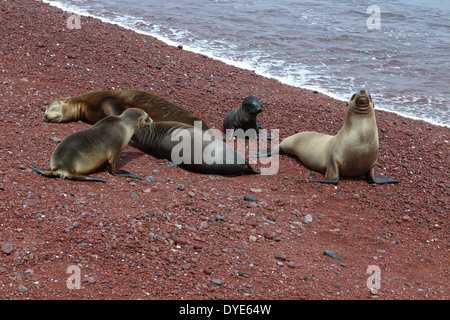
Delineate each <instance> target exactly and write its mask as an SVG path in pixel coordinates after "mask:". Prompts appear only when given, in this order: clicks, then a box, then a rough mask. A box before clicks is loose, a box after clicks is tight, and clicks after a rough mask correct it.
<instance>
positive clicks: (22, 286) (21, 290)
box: [17, 284, 28, 293]
mask: <svg viewBox="0 0 450 320" xmlns="http://www.w3.org/2000/svg"><path fill="white" fill-rule="evenodd" d="M17 289H18V290H19V292H22V293H23V292H27V291H28V288H27V287H25V286H24V285H21V284H19V285H18V286H17Z"/></svg>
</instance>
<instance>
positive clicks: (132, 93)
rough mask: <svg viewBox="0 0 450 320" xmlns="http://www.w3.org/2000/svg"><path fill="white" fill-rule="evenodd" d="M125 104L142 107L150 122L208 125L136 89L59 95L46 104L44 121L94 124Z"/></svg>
mask: <svg viewBox="0 0 450 320" xmlns="http://www.w3.org/2000/svg"><path fill="white" fill-rule="evenodd" d="M128 108H139V109H142V110H144V111H145V112H146V113H147V114H148V116H149V117H150V118H152V120H153V121H154V122H159V121H177V122H181V123H186V124H190V125H194V122H195V121H201V122H202V128H203V130H207V129H208V125H207V124H206V122H205V121H203V120H202V119H201V118H200V117H198V116H196V115H195V114H194V113H192V112H190V111H188V110H186V109H183V108H181V107H179V106H177V105H176V104H174V103H172V102H170V101H168V100H166V99H164V98H162V97H159V96H157V95H155V94H152V93H150V92H146V91H140V90H104V91H95V92H89V93H86V94H83V95H79V96H73V97H66V98H60V99H57V100H55V101H53V102H52V103H51V104H50V105H48V107H47V108H46V111H45V114H44V121H46V122H72V121H79V120H81V121H84V122H87V123H90V124H94V123H96V122H97V121H99V120H101V119H103V118H105V117H107V116H117V115H120V114H121V113H122V112H123V111H124V110H126V109H128Z"/></svg>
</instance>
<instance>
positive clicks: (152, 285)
mask: <svg viewBox="0 0 450 320" xmlns="http://www.w3.org/2000/svg"><path fill="white" fill-rule="evenodd" d="M0 14H1V17H2V24H1V25H0V35H1V37H2V41H1V42H0V55H1V57H2V59H1V60H0V97H1V99H2V108H1V109H0V112H1V114H2V120H1V121H2V130H1V132H0V134H1V137H0V140H1V141H2V142H1V144H0V212H1V213H2V214H1V217H0V227H1V228H2V229H1V230H2V231H1V237H0V288H1V293H0V297H1V298H2V299H5V300H25V299H31V300H41V299H42V300H49V299H51V300H53V299H55V300H60V299H62V300H78V299H79V300H92V299H95V300H103V299H126V300H128V299H130V300H136V299H149V300H150V299H156V300H236V299H243V300H295V301H296V302H297V301H300V300H324V299H325V300H355V299H358V300H374V299H375V300H376V299H378V300H399V299H402V300H410V299H411V300H447V299H448V298H449V295H448V293H449V281H448V279H449V274H448V265H449V264H448V262H449V260H448V249H449V244H448V241H447V238H448V225H449V217H448V212H449V211H450V207H449V203H448V195H449V187H450V186H449V183H448V181H450V172H449V170H448V168H449V163H448V159H449V141H450V129H449V128H446V127H440V126H435V125H432V124H430V123H427V122H425V121H417V120H411V119H408V118H404V117H401V116H399V115H395V114H393V113H390V112H384V111H379V110H378V111H376V117H377V124H378V133H379V138H380V153H379V159H378V164H377V169H376V175H377V176H382V175H386V176H389V177H391V178H393V179H400V180H401V183H399V184H397V185H382V186H378V185H372V184H369V183H367V182H366V181H365V180H364V179H363V178H351V179H349V178H343V179H342V180H341V181H340V182H339V184H338V185H337V186H331V185H321V184H314V183H308V182H299V181H298V180H299V179H305V178H306V179H311V178H312V177H314V178H313V179H317V178H319V179H321V177H322V176H323V175H322V174H320V173H314V172H311V171H310V170H309V169H308V168H306V167H305V166H304V165H302V164H301V162H300V161H298V160H297V159H295V158H293V157H289V156H285V155H281V156H280V158H279V162H280V163H279V170H278V172H277V173H276V174H273V175H266V176H263V175H243V176H239V177H234V178H223V177H220V176H209V175H202V174H196V173H192V172H188V171H185V170H183V169H180V168H172V167H169V166H168V165H167V164H166V161H165V160H164V159H155V158H153V157H151V156H149V155H147V154H144V153H142V152H140V151H139V150H137V149H136V148H134V147H133V145H132V144H130V145H129V146H127V147H126V149H125V150H124V152H123V154H122V155H121V157H120V159H119V160H118V167H120V168H123V169H124V170H127V171H130V172H133V173H135V174H137V175H139V176H141V177H145V179H144V180H135V179H128V178H123V177H115V176H112V175H109V174H108V172H107V171H106V170H104V171H99V172H98V173H95V174H93V176H95V177H99V178H105V179H106V180H109V182H108V183H107V184H96V183H82V182H81V183H77V182H74V181H70V180H62V179H49V178H44V177H42V176H40V175H38V174H36V173H35V172H33V168H35V167H44V168H45V167H48V166H49V165H50V158H51V155H52V153H53V151H54V149H55V147H56V146H57V143H58V141H60V140H61V139H63V138H64V137H66V136H67V135H69V134H71V133H73V132H76V131H79V130H82V129H85V128H88V127H89V125H88V124H86V123H82V122H73V123H67V124H52V123H45V122H43V119H42V117H43V115H44V110H45V108H46V107H47V106H48V105H49V104H50V103H51V102H52V101H53V100H55V99H57V98H60V97H63V96H74V95H79V94H83V93H86V92H89V91H97V90H103V89H127V88H129V89H131V88H133V89H140V90H145V91H150V92H153V93H154V94H157V95H159V96H162V97H164V98H166V99H168V100H170V101H172V102H174V103H176V104H178V105H179V106H181V107H184V108H186V109H187V110H192V111H193V112H194V113H196V114H197V115H199V116H201V117H202V118H203V119H204V120H205V121H206V122H207V123H208V124H209V125H210V127H211V128H221V125H222V121H223V118H224V117H225V115H226V114H227V113H228V112H229V111H230V110H233V109H235V108H237V107H238V106H239V105H240V103H241V102H242V100H243V99H244V98H245V97H246V96H248V95H250V94H251V95H254V96H256V97H258V98H259V99H260V100H261V102H262V103H263V112H262V113H261V114H260V115H259V116H258V119H259V121H260V122H261V124H262V125H263V127H264V128H265V129H268V130H270V129H272V128H276V129H279V130H280V138H283V137H286V136H288V135H291V134H294V133H296V132H298V131H300V130H302V131H303V130H304V131H307V130H314V131H319V132H324V133H329V134H334V133H336V132H337V131H338V130H339V129H340V128H341V127H342V124H343V121H344V117H345V112H346V107H345V102H342V101H337V100H335V99H333V98H331V97H328V96H326V95H324V94H321V93H314V92H312V91H309V90H306V89H300V88H296V87H292V86H289V85H284V84H282V83H280V82H279V81H278V80H274V79H268V78H265V77H262V76H260V75H257V74H255V73H254V72H251V71H247V70H243V69H239V68H236V67H233V66H230V65H227V64H225V63H223V62H220V61H217V60H214V59H211V58H209V57H206V56H204V55H199V54H195V53H192V52H188V51H186V50H182V49H180V48H178V47H172V46H169V45H167V44H165V43H163V42H161V41H159V40H157V39H155V38H153V37H150V36H145V35H140V34H137V33H136V32H134V31H131V30H129V29H124V28H121V27H118V26H116V25H111V24H106V23H103V22H101V21H99V20H98V19H94V18H89V17H83V18H82V24H81V29H73V30H69V29H67V27H66V21H67V19H68V17H69V15H68V14H67V12H63V11H61V10H59V9H58V8H55V7H52V6H50V5H48V4H45V3H43V2H40V1H35V0H23V1H19V0H11V1H7V2H1V3H0ZM375 103H376V102H375ZM261 165H262V164H258V165H257V166H256V167H257V168H259V167H260V166H261ZM330 251H331V252H333V253H335V254H332V255H331V256H330V255H329V253H330ZM337 256H338V257H339V259H337V258H336V257H337ZM374 265H375V266H377V267H379V270H381V288H379V289H378V290H375V291H374V290H373V288H369V286H368V284H367V283H368V282H367V280H368V277H369V275H368V274H367V272H368V271H367V270H372V269H370V268H368V267H369V266H374ZM73 266H75V267H78V268H79V269H80V271H81V279H79V280H81V283H80V288H79V289H77V290H74V289H71V288H69V286H66V281H67V280H69V279H68V278H69V276H71V274H68V273H67V270H68V268H69V267H73ZM371 289H372V290H371Z"/></svg>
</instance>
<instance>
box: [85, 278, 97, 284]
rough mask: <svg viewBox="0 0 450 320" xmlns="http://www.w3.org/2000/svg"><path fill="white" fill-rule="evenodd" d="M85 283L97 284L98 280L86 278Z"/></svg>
mask: <svg viewBox="0 0 450 320" xmlns="http://www.w3.org/2000/svg"><path fill="white" fill-rule="evenodd" d="M83 282H89V283H95V282H97V280H95V278H94V277H85V278H84V279H83Z"/></svg>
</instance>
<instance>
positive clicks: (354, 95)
mask: <svg viewBox="0 0 450 320" xmlns="http://www.w3.org/2000/svg"><path fill="white" fill-rule="evenodd" d="M355 97H356V93H354V94H353V95H352V98H351V99H350V101H353V100H355Z"/></svg>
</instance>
